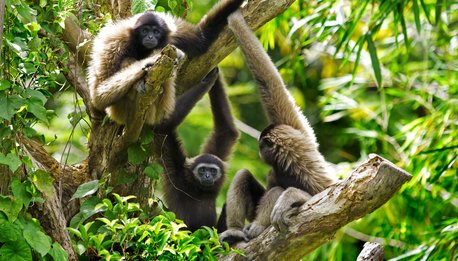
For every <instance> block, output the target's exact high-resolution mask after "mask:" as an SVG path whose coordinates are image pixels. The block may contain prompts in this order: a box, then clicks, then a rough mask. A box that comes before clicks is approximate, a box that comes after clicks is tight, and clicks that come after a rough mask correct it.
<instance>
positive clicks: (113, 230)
mask: <svg viewBox="0 0 458 261" xmlns="http://www.w3.org/2000/svg"><path fill="white" fill-rule="evenodd" d="M133 198H134V197H133V196H128V197H121V196H119V195H117V194H113V200H114V202H113V203H112V201H111V200H109V199H107V198H105V199H102V201H101V202H100V203H99V204H97V205H92V209H93V213H96V212H98V211H97V210H101V211H100V212H101V214H102V215H101V216H100V215H98V217H97V218H96V219H95V220H94V221H90V222H85V223H84V224H81V223H80V224H79V225H77V226H75V227H73V228H69V231H70V232H71V233H72V234H73V235H74V236H75V237H76V238H77V241H76V242H75V249H77V250H78V253H79V254H80V255H82V254H85V255H88V256H91V255H95V256H97V257H100V258H104V259H107V260H111V259H115V260H118V259H126V260H140V259H141V260H217V256H219V255H225V254H228V253H230V252H231V249H230V248H229V247H228V245H227V243H225V244H224V245H221V244H220V242H219V241H218V234H217V232H216V230H215V229H211V228H208V227H205V228H202V229H199V230H197V231H195V232H194V233H191V232H190V231H187V230H185V228H186V225H185V224H184V223H183V222H182V221H180V220H175V215H174V214H173V213H171V212H164V214H163V215H158V216H155V217H154V218H152V219H141V218H140V217H139V216H140V213H141V212H142V210H141V209H140V206H139V204H138V203H133V202H130V201H129V200H131V199H133ZM84 209H85V211H86V210H87V209H89V206H85V207H84ZM82 210H83V209H82Z"/></svg>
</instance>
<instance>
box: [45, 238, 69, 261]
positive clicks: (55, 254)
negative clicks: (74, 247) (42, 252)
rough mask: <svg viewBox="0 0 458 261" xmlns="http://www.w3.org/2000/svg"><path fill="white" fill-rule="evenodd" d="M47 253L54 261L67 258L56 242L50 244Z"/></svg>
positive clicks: (62, 260)
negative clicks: (50, 246)
mask: <svg viewBox="0 0 458 261" xmlns="http://www.w3.org/2000/svg"><path fill="white" fill-rule="evenodd" d="M49 255H51V256H52V258H53V259H54V261H66V260H68V254H67V252H66V251H65V250H64V249H63V248H62V246H61V245H60V244H59V243H57V242H54V244H52V248H51V250H49Z"/></svg>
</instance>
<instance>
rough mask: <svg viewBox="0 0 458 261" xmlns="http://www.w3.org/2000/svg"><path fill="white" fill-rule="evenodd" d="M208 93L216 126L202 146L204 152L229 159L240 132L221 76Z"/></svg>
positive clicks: (224, 159) (225, 159)
mask: <svg viewBox="0 0 458 261" xmlns="http://www.w3.org/2000/svg"><path fill="white" fill-rule="evenodd" d="M208 95H209V96H210V104H211V108H212V115H213V125H214V127H213V131H212V134H211V135H210V136H209V138H208V139H207V141H206V142H205V144H204V145H203V147H202V153H207V154H213V155H216V156H217V157H218V158H220V159H221V160H223V161H227V159H228V157H229V155H230V153H231V150H232V147H233V146H234V144H235V143H236V141H237V139H238V137H239V133H238V131H237V128H236V127H235V124H234V118H233V116H232V113H231V107H230V105H229V100H228V98H227V95H226V92H225V91H224V84H223V80H222V77H221V76H220V77H219V78H218V80H217V81H216V82H215V85H214V86H213V87H212V89H211V90H210V91H209V93H208Z"/></svg>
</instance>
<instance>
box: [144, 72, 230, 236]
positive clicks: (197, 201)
mask: <svg viewBox="0 0 458 261" xmlns="http://www.w3.org/2000/svg"><path fill="white" fill-rule="evenodd" d="M205 78H206V79H204V80H203V82H205V84H202V85H197V86H195V87H193V88H191V89H189V90H188V91H186V92H185V93H183V94H182V95H181V96H180V97H178V100H177V106H176V108H175V110H174V112H173V113H172V115H171V116H170V117H169V118H168V119H165V120H164V121H162V122H161V123H160V124H158V125H155V126H153V131H154V133H155V139H154V148H155V150H156V151H155V155H157V156H156V157H157V160H158V161H159V163H161V164H162V166H163V167H164V170H165V172H164V174H163V175H162V177H161V182H162V188H163V190H164V198H165V203H166V205H167V207H168V208H169V209H170V210H171V211H173V212H175V214H176V216H177V218H179V219H181V220H183V221H184V222H185V224H186V225H187V226H188V228H189V229H190V230H191V231H194V230H197V229H199V228H200V227H201V226H210V227H211V226H218V228H224V227H225V224H224V222H222V221H221V222H218V223H217V222H216V221H217V220H216V198H217V196H218V194H219V191H220V190H221V186H222V184H223V183H224V179H225V172H226V161H227V160H228V158H229V155H230V153H231V150H232V147H233V146H234V145H235V143H236V141H237V139H238V136H239V133H238V131H237V129H236V127H235V124H234V119H233V117H232V114H231V109H230V105H229V101H228V99H227V96H226V93H225V91H224V86H223V83H222V81H221V79H220V78H218V70H217V69H215V70H213V71H212V72H210V73H209V75H207V76H206V77H205ZM213 83H214V84H213ZM212 85H213V86H212ZM210 87H211V89H210V91H209V92H208V94H209V97H210V104H211V109H212V114H213V125H214V127H213V131H212V133H211V134H210V136H209V137H208V139H207V140H206V142H205V144H204V145H203V146H202V149H201V154H200V155H198V156H196V157H193V158H188V157H187V153H186V151H185V150H184V148H183V147H182V144H181V139H179V137H178V134H177V130H176V129H177V127H178V126H179V125H180V123H181V122H182V121H183V120H184V118H185V117H186V115H188V113H189V112H190V110H191V109H192V107H193V106H194V105H195V103H196V102H197V101H198V100H200V98H201V97H202V96H203V95H204V94H205V93H206V92H207V91H208V89H209V88H210Z"/></svg>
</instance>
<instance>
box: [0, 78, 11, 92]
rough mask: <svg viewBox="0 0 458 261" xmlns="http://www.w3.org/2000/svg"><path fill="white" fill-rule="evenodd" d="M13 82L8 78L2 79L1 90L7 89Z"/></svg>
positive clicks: (0, 82)
mask: <svg viewBox="0 0 458 261" xmlns="http://www.w3.org/2000/svg"><path fill="white" fill-rule="evenodd" d="M10 86H11V82H10V81H8V80H1V81H0V91H3V90H6V89H8V88H10Z"/></svg>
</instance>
